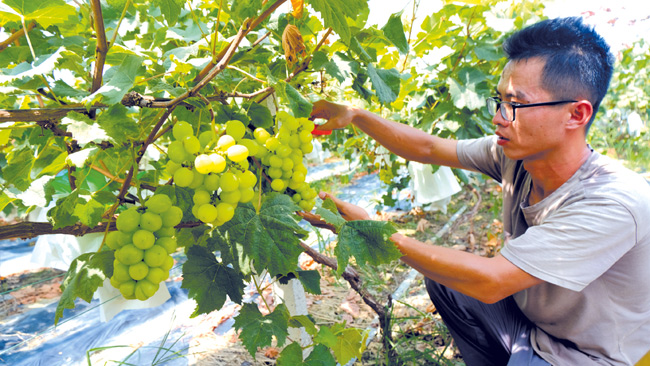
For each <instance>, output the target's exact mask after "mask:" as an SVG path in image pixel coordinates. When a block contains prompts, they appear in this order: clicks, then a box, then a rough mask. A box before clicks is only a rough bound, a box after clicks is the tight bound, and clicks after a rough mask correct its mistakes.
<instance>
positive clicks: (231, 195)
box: [211, 189, 241, 221]
mask: <svg viewBox="0 0 650 366" xmlns="http://www.w3.org/2000/svg"><path fill="white" fill-rule="evenodd" d="M220 197H221V202H227V203H231V204H237V203H238V202H239V200H240V199H241V192H239V189H235V190H234V191H229V192H221V195H220ZM211 221H214V220H211Z"/></svg>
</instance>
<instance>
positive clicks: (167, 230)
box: [154, 208, 182, 238]
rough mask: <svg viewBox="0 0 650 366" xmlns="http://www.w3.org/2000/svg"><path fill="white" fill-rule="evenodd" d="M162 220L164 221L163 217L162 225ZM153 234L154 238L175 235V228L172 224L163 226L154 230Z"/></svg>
mask: <svg viewBox="0 0 650 366" xmlns="http://www.w3.org/2000/svg"><path fill="white" fill-rule="evenodd" d="M179 210H180V208H179ZM163 215H164V214H163ZM181 215H182V212H181ZM161 217H162V215H161ZM164 221H165V219H164V218H163V225H164ZM154 235H155V236H156V238H169V237H172V236H174V235H176V228H174V227H173V226H163V227H161V228H160V229H158V230H157V231H156V232H154Z"/></svg>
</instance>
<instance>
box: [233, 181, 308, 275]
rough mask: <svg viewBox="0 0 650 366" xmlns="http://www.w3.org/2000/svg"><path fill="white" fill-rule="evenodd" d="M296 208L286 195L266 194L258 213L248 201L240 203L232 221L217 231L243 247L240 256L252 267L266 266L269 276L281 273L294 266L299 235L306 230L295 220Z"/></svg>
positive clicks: (301, 235)
mask: <svg viewBox="0 0 650 366" xmlns="http://www.w3.org/2000/svg"><path fill="white" fill-rule="evenodd" d="M298 210H300V208H299V207H298V206H296V204H295V203H293V201H292V200H291V198H289V197H288V196H287V195H284V194H279V193H270V194H268V195H267V199H266V201H264V202H263V203H262V207H261V208H260V212H259V214H258V213H257V212H256V211H255V208H254V207H253V206H252V205H250V204H243V205H240V206H239V207H238V208H237V210H236V211H235V216H234V217H233V218H232V220H230V221H228V222H226V223H225V224H223V225H222V228H221V230H224V231H227V232H228V233H229V234H230V241H231V242H235V243H239V244H241V245H242V247H243V253H241V255H243V256H247V257H250V258H251V259H252V260H253V262H254V266H255V268H257V270H258V271H261V270H262V269H263V268H266V269H267V270H268V271H269V273H270V274H271V276H276V275H283V274H287V273H289V272H292V271H293V270H294V269H295V268H296V263H297V261H298V256H299V255H300V253H301V252H302V248H301V247H300V244H299V237H304V236H305V234H306V231H305V230H304V229H302V228H301V227H300V226H299V225H298V223H297V220H296V216H295V214H294V212H296V211H298Z"/></svg>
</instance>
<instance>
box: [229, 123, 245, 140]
mask: <svg viewBox="0 0 650 366" xmlns="http://www.w3.org/2000/svg"><path fill="white" fill-rule="evenodd" d="M226 133H227V134H228V135H230V136H232V138H234V139H235V140H238V141H239V140H240V139H241V138H242V137H244V135H245V134H246V126H244V124H243V123H242V122H241V121H238V120H236V119H233V120H230V121H228V122H226Z"/></svg>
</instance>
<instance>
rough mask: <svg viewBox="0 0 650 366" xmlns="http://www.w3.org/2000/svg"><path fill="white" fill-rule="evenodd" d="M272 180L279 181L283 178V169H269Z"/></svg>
mask: <svg viewBox="0 0 650 366" xmlns="http://www.w3.org/2000/svg"><path fill="white" fill-rule="evenodd" d="M267 174H268V175H269V177H270V178H271V179H278V178H281V177H282V169H280V168H269V170H268V173H267Z"/></svg>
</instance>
